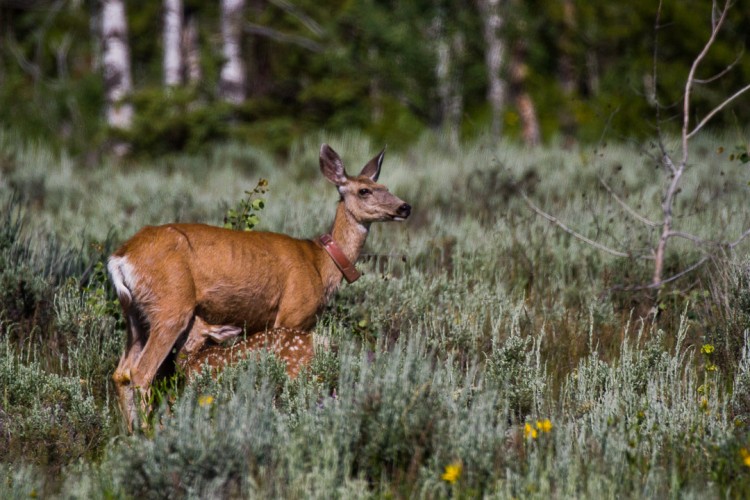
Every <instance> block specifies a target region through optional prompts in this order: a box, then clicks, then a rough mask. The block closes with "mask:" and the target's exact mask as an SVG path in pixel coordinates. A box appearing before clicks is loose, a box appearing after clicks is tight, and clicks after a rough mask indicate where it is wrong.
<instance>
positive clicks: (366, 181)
mask: <svg viewBox="0 0 750 500" xmlns="http://www.w3.org/2000/svg"><path fill="white" fill-rule="evenodd" d="M384 156H385V149H383V151H381V152H380V153H379V154H378V155H377V156H375V157H374V158H373V159H372V160H370V161H369V162H367V164H366V165H365V166H364V167H363V168H362V171H361V172H360V173H359V175H357V176H350V175H348V174H347V173H346V170H345V169H344V162H343V161H342V160H341V158H340V157H339V155H338V153H336V151H334V150H333V149H332V148H331V147H330V146H329V145H328V144H323V145H322V146H321V147H320V170H321V171H322V172H323V175H325V177H326V179H328V180H329V181H331V182H332V183H334V184H335V185H336V187H337V188H338V190H339V194H340V195H341V200H342V202H343V203H344V206H345V208H346V210H347V212H348V213H349V214H351V216H352V217H354V219H355V220H356V221H357V222H358V223H360V224H363V225H367V224H369V223H371V222H382V221H390V220H396V221H402V220H404V219H406V218H407V217H409V214H410V213H411V205H409V204H408V203H406V202H404V200H402V199H400V198H399V197H397V196H395V195H393V194H391V193H390V192H389V191H388V188H387V187H385V186H384V185H382V184H378V182H377V181H378V176H380V167H381V166H382V164H383V157H384Z"/></svg>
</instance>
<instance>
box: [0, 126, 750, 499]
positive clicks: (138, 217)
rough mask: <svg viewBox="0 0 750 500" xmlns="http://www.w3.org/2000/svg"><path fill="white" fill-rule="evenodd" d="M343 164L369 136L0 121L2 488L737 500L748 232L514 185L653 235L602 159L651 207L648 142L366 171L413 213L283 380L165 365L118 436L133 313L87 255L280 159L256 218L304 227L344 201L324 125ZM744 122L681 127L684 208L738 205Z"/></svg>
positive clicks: (743, 202) (746, 469)
mask: <svg viewBox="0 0 750 500" xmlns="http://www.w3.org/2000/svg"><path fill="white" fill-rule="evenodd" d="M324 141H325V142H328V143H330V144H331V145H332V146H333V147H334V148H335V149H336V150H337V151H339V152H340V153H341V154H342V157H343V158H344V161H345V163H346V164H347V165H348V166H349V168H350V170H356V169H358V168H359V167H360V166H361V165H362V163H363V162H364V161H366V159H368V158H370V157H372V155H373V154H374V153H375V152H376V151H378V150H379V149H380V148H381V147H382V145H380V144H371V143H370V142H369V141H368V140H367V139H366V138H365V137H364V136H361V135H358V134H351V135H343V136H336V137H328V136H324V135H322V134H318V135H312V136H310V137H308V138H306V139H304V140H300V141H298V142H297V143H296V144H295V145H294V146H293V147H292V149H291V151H290V153H289V155H288V156H287V157H285V158H283V159H278V158H274V157H273V156H271V155H269V154H268V153H266V152H265V151H263V150H262V149H259V148H256V147H253V146H249V145H243V144H237V143H230V144H225V145H220V146H216V147H214V148H212V149H211V150H210V151H208V152H205V153H202V154H200V155H191V156H170V157H166V158H161V159H159V160H129V161H120V162H117V161H110V160H107V159H105V160H103V161H102V163H101V164H99V165H97V166H96V167H95V168H93V167H92V166H91V165H86V164H85V162H82V161H79V160H75V159H72V158H69V157H67V156H65V154H59V153H53V152H50V151H49V150H47V149H45V148H44V147H40V146H38V145H35V144H33V143H28V142H25V141H23V140H21V139H19V138H18V137H15V136H13V134H10V133H7V132H2V133H0V207H2V208H1V209H0V457H1V458H0V497H2V498H16V497H29V496H34V495H38V496H44V497H55V496H59V497H65V498H70V497H75V498H113V497H135V498H152V497H153V498H157V497H168V498H194V497H202V498H206V497H232V498H234V497H254V496H262V497H266V498H269V497H270V498H279V497H290V498H300V497H306V498H332V497H341V498H357V497H397V498H401V497H410V496H426V497H449V496H454V497H462V498H468V497H474V496H481V495H487V496H493V497H499V498H511V497H514V498H517V497H524V498H550V497H551V496H554V497H575V498H614V497H618V498H622V497H639V498H640V497H660V498H661V497H666V496H670V495H671V496H678V497H701V498H704V497H706V496H709V497H743V496H744V497H747V496H748V495H750V451H748V450H750V433H748V429H749V427H748V425H750V341H749V340H748V336H749V335H750V259H748V258H747V248H748V245H750V242H749V243H745V244H742V245H739V246H737V247H736V248H735V249H734V252H731V253H728V252H725V251H723V250H722V249H721V248H703V247H699V246H696V245H695V244H693V243H692V242H675V244H673V245H672V246H671V247H670V248H669V254H668V256H667V260H666V265H667V270H666V272H665V274H666V275H668V274H669V273H670V272H677V271H679V270H681V269H684V268H685V267H687V266H689V265H690V264H691V263H692V262H694V261H695V260H696V259H697V258H699V257H700V256H701V255H702V253H701V252H704V251H709V252H711V254H712V255H713V258H712V259H711V260H710V261H709V262H708V263H707V264H706V265H704V266H702V267H701V268H700V269H698V270H696V271H695V272H692V273H690V274H688V275H686V276H685V277H683V278H682V279H680V280H678V281H675V282H673V283H670V284H668V285H666V286H665V287H664V288H662V289H661V290H660V291H659V292H658V294H657V293H655V292H653V291H650V290H635V291H634V290H627V291H623V290H622V289H623V288H628V287H633V286H634V285H640V284H646V283H648V282H649V279H650V273H651V270H650V268H649V266H648V264H647V263H644V262H642V261H638V260H636V259H634V258H633V259H631V258H616V257H612V256H609V255H606V254H602V253H600V252H599V251H598V250H596V249H594V248H592V247H591V246H590V245H587V244H585V243H583V242H581V241H580V240H578V239H576V238H573V237H572V236H571V235H570V234H568V233H566V232H564V231H561V230H560V229H559V228H557V227H555V226H554V225H552V224H550V223H549V222H548V221H546V220H544V219H542V218H540V217H538V216H537V215H536V214H534V213H533V212H532V211H531V210H529V208H528V206H527V205H526V203H525V202H524V201H523V199H522V197H521V196H520V193H521V192H524V193H526V194H527V195H528V196H529V198H530V199H531V200H533V201H534V203H535V204H536V205H538V206H541V207H543V208H544V209H545V210H546V211H548V212H549V213H553V214H555V215H556V216H558V217H559V218H560V219H561V220H565V221H566V223H567V224H569V225H570V226H572V227H575V228H576V230H577V231H579V232H581V233H583V234H584V235H585V236H587V237H590V238H594V239H596V240H597V241H601V242H602V243H604V244H608V245H616V246H618V247H619V248H623V247H625V248H636V247H641V246H642V244H641V243H642V242H643V241H645V240H651V241H653V238H656V237H658V235H657V234H656V233H655V230H654V229H653V228H649V227H647V226H643V225H642V224H638V221H634V220H633V219H632V218H630V217H629V215H628V214H626V213H624V212H623V211H622V210H621V207H620V206H619V205H618V204H617V203H616V202H614V200H613V199H612V197H611V196H610V195H609V193H608V192H607V190H606V189H604V188H603V186H602V183H601V182H600V180H599V178H600V177H601V178H603V179H605V180H606V182H607V184H608V185H609V186H611V187H612V189H614V190H616V191H617V192H618V193H619V194H620V196H621V197H622V198H623V199H625V200H627V202H628V203H629V204H630V205H631V206H633V207H638V209H639V210H640V211H641V212H642V213H643V214H644V215H645V216H647V217H650V218H652V219H657V220H658V218H659V215H660V208H659V204H660V201H661V195H662V192H661V189H660V184H659V182H660V180H661V179H662V176H663V174H662V172H660V171H659V170H658V169H659V168H661V167H658V165H657V162H655V161H654V159H653V156H652V155H651V153H652V152H653V151H652V150H651V147H650V146H649V145H648V144H646V145H640V144H630V143H619V144H613V143H610V144H604V143H601V144H599V145H598V146H595V147H594V146H580V147H569V148H563V147H560V146H555V145H548V146H544V147H540V148H538V149H534V150H526V149H523V148H520V147H519V146H517V145H515V144H513V143H510V142H502V141H501V142H490V141H487V140H482V139H479V140H477V141H476V142H473V143H470V144H465V145H464V146H463V147H461V148H460V149H459V150H457V151H451V150H449V149H447V148H445V147H444V146H443V144H444V142H445V141H443V140H442V138H441V137H439V136H434V135H426V136H425V137H424V138H423V139H422V140H421V141H419V142H418V143H416V144H414V145H413V146H410V147H409V148H407V149H404V150H402V151H389V152H388V153H387V155H386V159H385V163H384V168H383V173H382V176H381V180H382V181H383V182H384V183H385V184H387V185H388V186H389V187H390V188H391V190H392V191H393V192H394V193H396V194H397V195H398V196H399V197H401V198H402V199H404V200H406V201H407V202H409V203H410V204H411V205H412V207H413V213H412V217H410V219H409V220H408V221H407V222H405V223H402V224H380V225H377V226H374V227H373V229H372V232H371V235H370V237H369V239H368V243H367V247H366V251H365V253H366V255H365V257H364V259H363V261H361V262H360V264H359V267H360V269H361V270H363V271H364V273H365V274H364V276H363V278H362V279H360V280H359V281H357V282H356V283H354V284H352V285H345V286H343V287H342V289H341V290H340V291H339V293H338V294H337V295H336V297H335V299H334V300H333V301H332V303H331V305H330V306H329V307H328V309H327V310H326V312H325V314H324V315H323V317H322V318H321V321H320V322H319V324H318V326H317V327H316V330H315V335H316V338H317V339H318V340H319V342H318V343H319V344H320V345H321V346H328V347H327V348H323V347H321V348H320V349H319V352H318V353H317V354H316V357H315V360H314V362H313V364H312V365H311V366H310V367H309V369H307V371H305V372H304V373H303V374H302V375H301V376H300V377H299V378H297V379H295V380H289V379H287V377H286V374H285V372H284V370H283V366H282V365H281V364H280V363H279V361H278V360H276V359H275V358H274V357H273V356H270V355H268V356H264V357H262V358H260V359H257V360H256V359H251V360H248V361H245V362H243V363H242V364H241V365H238V366H236V367H233V368H230V369H227V370H226V371H225V373H224V375H223V376H222V377H221V378H220V379H218V380H213V379H211V378H210V377H209V376H202V377H198V378H197V379H196V380H194V381H193V382H192V383H190V384H189V385H186V384H184V383H183V382H182V381H181V380H179V379H173V380H165V381H162V382H161V383H160V384H159V385H158V387H159V390H158V392H159V395H160V400H161V401H162V404H161V406H160V407H159V408H158V409H157V410H156V414H155V415H154V416H153V419H152V425H151V426H150V428H149V429H147V430H145V431H141V432H137V433H136V434H135V435H132V436H128V435H127V434H126V433H125V431H124V430H123V427H122V422H121V419H120V415H119V412H118V410H117V407H116V404H115V402H114V393H113V386H112V383H111V381H110V377H111V374H112V372H113V371H114V368H115V366H116V364H117V360H118V356H119V354H120V352H121V349H122V346H123V345H124V325H123V321H122V318H121V315H120V312H119V309H118V305H117V303H116V302H115V297H114V293H113V290H112V289H111V286H110V284H109V282H108V277H107V276H106V272H105V270H104V267H103V262H104V261H105V259H106V257H107V255H108V254H109V253H110V252H111V251H112V250H114V248H116V246H117V244H118V243H120V242H122V241H124V239H126V238H127V237H129V236H130V235H132V234H133V233H134V232H135V231H136V230H137V229H138V228H139V227H141V226H142V225H145V224H158V223H165V222H170V221H176V220H180V221H203V222H207V223H211V224H215V225H222V224H223V223H224V216H225V214H226V213H227V211H228V210H229V209H231V208H232V207H234V206H235V205H236V203H237V200H240V199H242V198H243V193H244V191H245V190H249V189H252V187H253V186H255V185H256V184H257V182H258V179H259V178H265V179H268V188H269V191H268V192H267V193H265V194H264V199H265V207H264V209H263V210H262V212H261V213H260V215H259V218H260V221H259V224H258V225H257V227H256V229H263V230H274V231H280V232H286V233H289V234H293V235H298V236H304V237H313V236H316V235H318V234H320V233H322V232H324V231H326V230H327V229H328V228H329V226H330V223H331V221H332V218H333V213H334V207H335V202H336V199H337V196H336V193H335V190H334V188H333V187H332V186H331V185H330V184H328V183H327V182H326V181H325V180H324V179H323V178H322V176H321V175H320V174H319V170H318V158H317V153H318V149H319V145H320V143H321V142H324ZM736 142H737V137H736V136H735V135H727V136H713V137H704V138H702V139H700V140H696V141H695V142H694V144H692V148H693V150H692V152H691V155H692V156H691V157H692V158H693V160H692V162H691V165H690V168H689V170H688V172H687V173H686V177H685V179H684V182H683V185H682V192H681V193H680V194H679V196H678V197H677V202H676V206H675V215H676V225H677V226H678V227H679V228H681V229H682V230H685V231H689V232H691V233H692V234H696V235H699V236H702V237H704V238H706V239H707V240H708V239H713V238H717V237H721V238H723V239H725V240H733V239H734V238H735V237H736V236H738V235H739V234H741V233H742V232H743V231H744V230H745V229H746V228H747V227H750V211H748V210H747V198H748V190H750V188H749V187H748V181H750V171H748V167H747V165H746V164H744V163H743V162H742V161H741V159H740V158H738V157H735V156H734V155H732V151H733V150H734V148H735V146H736V144H735V143H736Z"/></svg>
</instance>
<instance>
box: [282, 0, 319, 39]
mask: <svg viewBox="0 0 750 500" xmlns="http://www.w3.org/2000/svg"><path fill="white" fill-rule="evenodd" d="M270 2H271V3H272V4H274V5H275V6H276V7H279V8H280V9H282V10H283V11H284V12H286V13H287V14H290V15H291V16H292V17H295V18H296V19H297V20H299V22H301V23H302V24H303V25H304V26H305V28H307V29H308V30H310V31H311V32H312V33H313V34H314V35H315V36H323V35H324V34H325V30H324V29H323V27H322V26H321V25H320V24H318V22H317V21H316V20H315V19H313V18H312V17H310V16H308V15H307V14H305V13H304V12H302V10H300V9H299V8H298V7H297V6H295V5H294V4H293V3H292V2H289V1H288V0H270Z"/></svg>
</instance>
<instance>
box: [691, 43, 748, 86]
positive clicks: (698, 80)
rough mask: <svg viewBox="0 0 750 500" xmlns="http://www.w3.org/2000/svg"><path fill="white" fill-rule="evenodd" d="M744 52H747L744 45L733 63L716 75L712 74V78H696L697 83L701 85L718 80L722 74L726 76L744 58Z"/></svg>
mask: <svg viewBox="0 0 750 500" xmlns="http://www.w3.org/2000/svg"><path fill="white" fill-rule="evenodd" d="M744 54H745V48H744V47H743V48H742V50H741V51H740V53H739V54H737V58H736V59H735V60H734V61H733V62H732V63H731V64H729V66H727V67H726V68H724V69H723V70H721V71H720V72H719V73H717V74H715V75H714V76H712V77H710V78H704V79H698V78H696V79H695V83H700V84H701V85H705V84H707V83H712V82H715V81H716V80H718V79H719V78H721V77H722V76H724V75H726V74H727V73H729V72H730V71H732V70H733V69H734V67H735V66H736V65H737V63H739V62H740V60H741V59H742V56H743V55H744Z"/></svg>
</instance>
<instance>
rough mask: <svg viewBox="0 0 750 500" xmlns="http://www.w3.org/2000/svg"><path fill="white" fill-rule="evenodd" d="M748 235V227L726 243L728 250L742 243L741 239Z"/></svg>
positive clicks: (749, 233) (749, 230)
mask: <svg viewBox="0 0 750 500" xmlns="http://www.w3.org/2000/svg"><path fill="white" fill-rule="evenodd" d="M748 236H750V228H748V229H746V230H745V232H744V233H742V234H741V235H740V237H739V238H737V239H736V240H734V241H733V242H732V243H730V244H728V245H727V248H729V249H730V250H734V247H736V246H737V245H739V244H740V243H742V240H744V239H745V238H747V237H748Z"/></svg>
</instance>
